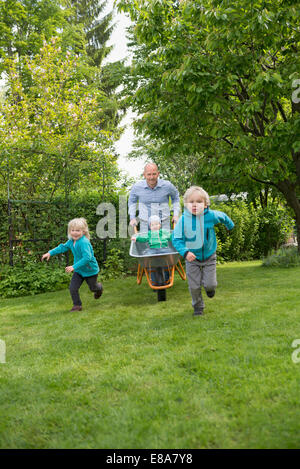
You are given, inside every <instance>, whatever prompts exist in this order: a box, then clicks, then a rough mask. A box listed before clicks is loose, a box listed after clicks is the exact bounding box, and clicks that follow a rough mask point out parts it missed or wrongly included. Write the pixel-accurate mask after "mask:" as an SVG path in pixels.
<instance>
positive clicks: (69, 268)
mask: <svg viewBox="0 0 300 469" xmlns="http://www.w3.org/2000/svg"><path fill="white" fill-rule="evenodd" d="M66 272H67V273H68V274H69V273H70V272H74V267H73V266H72V265H68V267H66Z"/></svg>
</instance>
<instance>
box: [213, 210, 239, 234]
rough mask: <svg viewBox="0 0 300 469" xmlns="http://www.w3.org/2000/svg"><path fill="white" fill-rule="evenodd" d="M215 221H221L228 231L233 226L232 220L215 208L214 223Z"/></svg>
mask: <svg viewBox="0 0 300 469" xmlns="http://www.w3.org/2000/svg"><path fill="white" fill-rule="evenodd" d="M217 223H222V224H223V225H225V226H226V228H227V230H229V231H230V230H232V229H233V228H234V223H233V221H232V220H231V218H229V216H228V215H226V213H224V212H219V211H218V210H215V224H217Z"/></svg>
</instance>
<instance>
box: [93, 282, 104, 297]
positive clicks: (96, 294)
mask: <svg viewBox="0 0 300 469" xmlns="http://www.w3.org/2000/svg"><path fill="white" fill-rule="evenodd" d="M99 285H100V290H98V291H96V292H95V293H94V298H95V300H98V298H100V296H101V295H102V293H103V286H102V283H99Z"/></svg>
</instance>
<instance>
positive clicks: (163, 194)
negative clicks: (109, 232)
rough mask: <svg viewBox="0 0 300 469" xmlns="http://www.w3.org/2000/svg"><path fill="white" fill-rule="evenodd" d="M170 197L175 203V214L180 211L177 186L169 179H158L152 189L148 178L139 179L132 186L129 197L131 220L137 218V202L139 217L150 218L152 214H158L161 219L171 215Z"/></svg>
mask: <svg viewBox="0 0 300 469" xmlns="http://www.w3.org/2000/svg"><path fill="white" fill-rule="evenodd" d="M169 198H171V201H172V205H173V212H174V215H175V216H178V215H179V212H180V199H179V193H178V190H177V189H176V187H175V186H174V185H173V184H172V183H171V182H169V181H165V180H164V179H158V180H157V184H156V186H155V187H154V188H153V189H152V188H151V187H149V186H148V184H147V181H146V179H143V180H141V181H138V182H137V183H135V184H134V185H133V186H132V189H131V191H130V195H129V199H128V207H129V215H130V220H132V219H133V218H136V208H137V202H138V203H139V207H138V209H139V218H140V219H141V220H145V221H146V220H148V219H149V218H150V216H152V215H158V216H159V217H160V219H161V220H164V219H166V218H168V217H169V216H170V207H169Z"/></svg>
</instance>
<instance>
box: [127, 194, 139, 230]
mask: <svg viewBox="0 0 300 469" xmlns="http://www.w3.org/2000/svg"><path fill="white" fill-rule="evenodd" d="M137 202H138V196H137V193H136V187H135V185H134V186H132V189H131V191H130V193H129V198H128V213H129V218H130V225H137V220H136V204H137Z"/></svg>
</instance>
